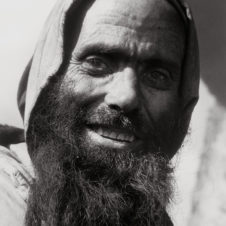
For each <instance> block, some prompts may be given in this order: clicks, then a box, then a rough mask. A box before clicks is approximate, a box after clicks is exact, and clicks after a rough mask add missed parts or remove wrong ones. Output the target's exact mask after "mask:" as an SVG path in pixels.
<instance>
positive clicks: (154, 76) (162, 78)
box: [142, 68, 172, 90]
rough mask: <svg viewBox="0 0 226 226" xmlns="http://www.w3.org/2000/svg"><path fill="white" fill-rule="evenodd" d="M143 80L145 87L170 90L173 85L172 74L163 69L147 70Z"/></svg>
mask: <svg viewBox="0 0 226 226" xmlns="http://www.w3.org/2000/svg"><path fill="white" fill-rule="evenodd" d="M142 80H143V82H144V83H145V85H147V86H150V87H153V88H156V89H161V90H167V89H169V88H170V87H171V84H172V79H171V74H170V72H169V71H167V70H165V69H162V68H158V69H149V70H146V71H145V72H144V73H143V75H142Z"/></svg>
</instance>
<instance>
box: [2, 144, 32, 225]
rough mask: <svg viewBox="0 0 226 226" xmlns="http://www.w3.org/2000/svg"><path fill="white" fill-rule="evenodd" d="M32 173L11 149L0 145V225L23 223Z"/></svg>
mask: <svg viewBox="0 0 226 226" xmlns="http://www.w3.org/2000/svg"><path fill="white" fill-rule="evenodd" d="M24 152H25V150H24ZM32 174H33V173H32V170H31V168H30V169H29V167H28V166H26V165H25V164H24V162H23V161H22V160H21V159H20V158H19V157H18V155H17V154H16V153H15V152H14V151H13V150H9V149H7V148H5V147H3V146H0V226H23V225H24V217H25V213H26V208H27V199H28V193H29V186H30V183H31V181H32Z"/></svg>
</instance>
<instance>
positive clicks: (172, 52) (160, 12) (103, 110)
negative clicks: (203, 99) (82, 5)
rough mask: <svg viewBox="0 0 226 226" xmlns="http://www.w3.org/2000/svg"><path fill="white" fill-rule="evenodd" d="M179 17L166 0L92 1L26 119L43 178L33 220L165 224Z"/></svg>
mask: <svg viewBox="0 0 226 226" xmlns="http://www.w3.org/2000/svg"><path fill="white" fill-rule="evenodd" d="M180 21H181V18H180V17H179V15H178V14H177V12H176V10H175V9H174V8H172V7H171V6H170V5H169V4H168V3H167V2H166V1H165V0H152V1H150V0H149V1H146V0H142V1H139V4H138V1H136V0H123V1H116V0H108V1H106V0H97V1H95V3H94V4H93V5H92V6H91V8H90V10H89V11H88V12H87V14H86V16H85V19H84V23H83V25H82V29H81V33H80V35H79V39H78V42H77V44H76V46H75V48H74V50H73V51H72V57H71V60H70V63H69V65H68V68H67V70H66V72H65V74H64V75H63V76H62V77H57V76H56V77H55V79H56V80H57V83H56V84H54V85H53V86H51V85H52V84H51V83H50V84H49V87H48V86H47V87H46V90H45V91H46V93H44V92H43V93H42V94H43V95H42V97H40V100H42V101H39V103H37V105H36V109H34V111H33V115H32V116H31V119H30V125H29V131H28V136H27V141H28V148H29V150H30V152H31V153H34V154H33V156H32V161H33V164H34V166H35V169H36V174H37V175H36V176H37V179H36V181H35V182H34V184H33V186H32V188H31V196H30V198H29V205H28V212H27V225H31V224H30V222H34V221H36V222H38V221H40V219H41V220H44V221H46V222H47V224H48V225H51V226H52V225H64V226H68V225H142V226H143V225H163V223H162V222H163V221H164V222H165V217H166V216H165V208H166V206H167V204H168V202H169V200H170V195H171V183H170V179H171V172H172V171H171V167H170V164H169V160H168V158H167V157H168V153H170V152H171V149H172V147H173V146H172V144H171V143H173V142H172V140H171V137H172V136H175V131H174V128H175V127H176V124H177V117H178V114H179V113H178V103H179V100H178V99H179V98H178V87H179V84H180V79H181V76H180V75H181V70H182V68H181V64H182V59H183V54H184V53H183V51H184V33H183V28H182V27H183V26H182V24H181V22H180ZM48 88H49V90H48ZM45 94H46V95H45ZM159 153H161V154H162V153H164V154H166V158H165V155H164V157H162V156H160V155H159ZM34 219H35V220H34ZM34 225H39V224H34Z"/></svg>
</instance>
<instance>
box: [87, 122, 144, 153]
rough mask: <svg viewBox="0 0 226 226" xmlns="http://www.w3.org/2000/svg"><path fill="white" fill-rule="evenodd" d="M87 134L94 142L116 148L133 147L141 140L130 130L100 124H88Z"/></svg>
mask: <svg viewBox="0 0 226 226" xmlns="http://www.w3.org/2000/svg"><path fill="white" fill-rule="evenodd" d="M87 135H88V137H89V138H90V139H91V141H92V142H94V144H97V145H100V146H104V147H109V148H116V149H127V148H129V149H133V148H135V147H136V146H137V145H140V142H141V140H140V139H139V138H137V136H136V135H135V134H134V133H133V132H131V131H130V130H126V129H118V128H110V127H106V126H100V125H98V126H88V128H87Z"/></svg>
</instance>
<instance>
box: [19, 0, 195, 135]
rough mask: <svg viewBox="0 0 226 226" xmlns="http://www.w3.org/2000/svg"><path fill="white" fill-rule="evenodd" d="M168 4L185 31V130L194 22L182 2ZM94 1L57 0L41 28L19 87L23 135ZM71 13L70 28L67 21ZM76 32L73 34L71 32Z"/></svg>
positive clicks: (182, 90) (190, 108)
mask: <svg viewBox="0 0 226 226" xmlns="http://www.w3.org/2000/svg"><path fill="white" fill-rule="evenodd" d="M166 1H168V2H169V3H170V4H172V5H173V6H174V7H175V8H176V10H177V11H178V13H179V14H180V15H181V19H182V20H184V24H185V30H186V46H185V56H184V61H183V71H182V75H181V83H180V89H179V95H180V100H181V102H180V103H181V112H182V113H181V114H182V118H181V121H182V123H185V124H186V125H187V126H188V124H189V122H190V118H191V113H192V111H193V108H194V106H195V104H196V102H197V100H198V90H199V54H198V42H197V36H196V30H195V25H194V21H193V18H192V15H191V11H190V9H189V7H188V5H187V4H186V3H185V2H183V1H182V0H166ZM93 2H94V0H58V2H57V3H56V5H55V7H54V9H53V11H52V12H51V14H50V16H49V18H48V19H47V22H46V24H45V26H44V30H43V32H42V35H41V38H40V39H39V41H38V44H37V47H36V50H35V53H34V55H33V58H32V60H31V61H30V62H29V64H28V66H27V68H26V70H25V72H24V74H23V76H22V79H21V82H20V85H19V91H18V106H19V110H20V113H21V115H22V117H23V119H24V128H25V134H26V131H27V129H28V126H29V118H30V115H31V112H32V110H33V108H34V106H35V104H36V102H37V99H38V97H39V96H40V93H41V91H42V90H43V88H44V87H45V86H46V85H47V84H48V81H49V78H50V77H52V76H54V75H56V74H57V73H58V72H59V70H61V68H62V66H63V65H64V63H65V62H66V61H67V59H68V57H70V52H71V51H72V49H70V48H72V45H71V46H70V43H69V42H70V39H71V38H70V36H71V33H75V35H77V36H78V35H79V32H80V28H81V25H82V21H83V18H84V16H85V13H86V11H87V10H88V8H89V7H90V5H91V4H92V3H93ZM72 12H73V23H76V26H74V25H73V27H72V28H73V29H74V30H73V32H72V28H71V29H70V17H71V14H72ZM75 29H76V31H75Z"/></svg>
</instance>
